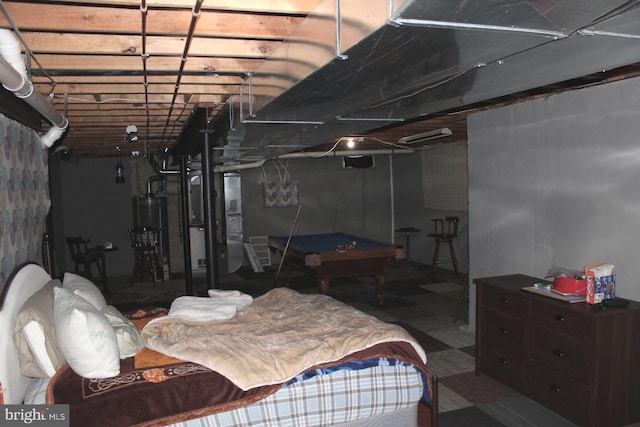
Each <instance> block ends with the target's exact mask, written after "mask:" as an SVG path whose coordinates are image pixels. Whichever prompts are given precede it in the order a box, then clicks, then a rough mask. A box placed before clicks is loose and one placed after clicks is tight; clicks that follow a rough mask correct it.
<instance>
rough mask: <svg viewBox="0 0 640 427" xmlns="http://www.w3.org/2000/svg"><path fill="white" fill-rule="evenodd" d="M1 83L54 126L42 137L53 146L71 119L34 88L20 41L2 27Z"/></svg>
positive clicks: (0, 32) (42, 139) (0, 49)
mask: <svg viewBox="0 0 640 427" xmlns="http://www.w3.org/2000/svg"><path fill="white" fill-rule="evenodd" d="M0 83H2V86H4V87H5V88H6V89H7V90H9V91H11V92H13V94H14V95H15V96H16V97H18V98H21V99H24V101H25V102H26V103H27V104H29V105H30V106H31V107H33V109H34V110H36V111H37V112H38V113H40V114H41V115H42V116H43V117H44V118H46V119H47V120H48V121H49V122H50V123H51V124H52V125H53V126H52V127H51V129H49V131H48V132H47V133H46V134H45V135H43V136H42V137H41V141H42V143H43V144H44V145H45V146H47V147H51V146H52V145H53V144H54V143H55V142H56V141H57V140H58V139H59V138H60V137H61V136H62V134H63V133H64V132H65V130H67V127H68V126H69V121H68V120H67V118H66V117H64V116H62V115H61V114H60V113H58V111H57V110H56V109H55V108H53V106H52V105H51V103H50V102H49V101H48V100H47V99H45V98H44V97H43V96H42V95H41V94H39V93H38V92H36V91H34V90H33V84H32V83H31V82H30V81H29V79H28V78H27V68H26V66H25V63H24V60H23V58H22V51H21V50H20V43H18V40H17V39H16V37H15V35H14V34H13V32H12V31H10V30H7V29H0Z"/></svg>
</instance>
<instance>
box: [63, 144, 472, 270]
mask: <svg viewBox="0 0 640 427" xmlns="http://www.w3.org/2000/svg"><path fill="white" fill-rule="evenodd" d="M123 163H124V166H125V175H126V179H127V181H126V184H125V185H116V184H115V182H114V167H115V160H114V159H104V158H96V159H81V160H80V161H79V162H77V163H64V162H59V161H53V162H52V164H51V172H52V178H51V188H52V198H53V203H54V208H53V211H54V222H55V226H54V227H55V237H56V250H57V253H58V260H59V265H60V268H61V270H62V271H68V270H70V269H71V268H72V267H73V265H72V264H71V261H70V260H69V259H67V258H68V250H67V248H66V246H65V244H64V237H65V236H71V235H82V236H87V237H90V238H91V239H92V240H93V241H94V242H98V243H102V242H104V241H112V242H113V243H114V244H115V245H117V246H119V248H120V250H119V251H118V252H114V253H110V254H108V255H107V257H108V258H107V268H108V272H109V274H110V275H127V274H130V273H131V268H132V259H133V258H132V257H133V252H132V250H131V248H130V247H129V236H128V233H127V230H128V229H129V228H131V227H132V225H133V216H132V207H131V205H132V201H131V198H132V197H133V195H135V194H139V193H140V192H144V191H145V190H146V188H145V183H146V176H147V173H148V172H149V171H146V170H141V171H140V173H138V172H137V170H136V165H134V164H133V162H132V161H131V160H130V159H128V158H124V159H123ZM277 165H278V168H279V171H280V174H279V173H278V169H276V164H275V163H273V162H267V163H266V164H265V166H264V167H263V168H258V169H248V170H243V171H242V172H241V179H242V205H243V206H242V213H243V226H244V240H245V241H248V239H249V237H251V236H268V235H288V234H289V232H290V231H291V227H292V225H293V222H294V218H295V216H296V212H297V210H298V208H297V207H296V206H292V207H265V205H264V190H263V186H264V182H265V178H266V179H269V180H274V179H278V178H279V177H280V175H282V174H284V173H285V168H286V172H287V174H288V176H289V178H290V179H292V180H297V181H299V199H300V204H301V206H302V207H301V210H300V216H299V218H298V222H297V225H296V227H295V230H294V232H295V233H297V234H310V233H325V232H331V231H333V230H334V229H335V230H336V231H343V232H348V233H351V234H354V235H358V236H364V237H368V238H372V239H376V240H381V241H387V242H394V243H396V244H399V245H405V237H404V234H402V233H395V232H394V230H395V229H397V228H400V227H416V228H419V229H421V231H420V232H419V233H413V234H411V259H412V260H414V261H418V262H422V263H426V264H429V263H431V259H432V256H433V241H432V240H431V239H429V238H428V237H427V233H428V232H430V231H431V229H432V222H431V218H436V217H444V216H447V215H457V216H460V218H461V224H460V238H459V239H458V240H457V241H456V242H455V246H456V253H457V255H458V261H459V262H458V263H459V268H460V270H461V271H462V272H466V271H467V265H468V249H467V235H468V227H467V214H466V212H460V211H442V210H433V209H426V208H424V206H423V186H422V154H421V153H419V152H416V153H415V154H402V155H395V156H392V157H390V156H388V155H382V156H376V157H375V166H374V167H373V168H369V169H354V168H344V167H343V166H342V159H341V158H338V157H330V158H322V159H293V160H289V161H282V162H281V163H278V164H277ZM138 175H139V177H138ZM136 177H138V178H136ZM177 188H178V180H177V177H175V176H169V177H168V184H167V193H166V194H165V195H167V197H168V198H169V203H168V204H169V222H170V224H169V226H170V228H169V230H170V234H171V235H170V240H171V271H172V273H178V272H182V271H183V268H184V265H183V261H182V246H181V245H182V240H181V237H180V223H179V216H178V208H177V203H178V197H177V191H178V190H177ZM392 207H393V208H392ZM218 219H219V220H224V218H223V217H219V218H218ZM334 223H335V225H334ZM444 249H445V250H446V248H444ZM278 261H279V260H278V259H274V260H273V262H274V265H277V262H278ZM244 264H245V265H248V262H247V261H246V260H245V261H244ZM443 268H448V269H451V265H450V264H443ZM221 270H222V269H221Z"/></svg>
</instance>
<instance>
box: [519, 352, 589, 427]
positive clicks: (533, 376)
mask: <svg viewBox="0 0 640 427" xmlns="http://www.w3.org/2000/svg"><path fill="white" fill-rule="evenodd" d="M528 365H529V366H528V369H527V374H526V379H525V387H526V389H527V394H528V395H529V396H530V397H532V398H534V399H535V400H537V401H538V402H540V403H541V404H543V405H544V406H546V407H548V408H549V409H551V410H553V411H555V412H557V413H558V414H560V415H562V416H564V417H566V418H568V419H569V420H571V421H573V422H575V423H577V424H579V425H587V424H589V423H588V422H587V411H588V409H589V408H588V404H589V400H590V397H589V396H590V392H589V386H587V385H586V384H584V383H581V382H580V381H577V380H575V379H573V378H571V377H569V376H567V375H563V374H561V373H559V372H557V371H554V370H553V369H549V368H548V367H546V366H544V365H542V364H539V363H536V362H534V361H531V362H529V364H528Z"/></svg>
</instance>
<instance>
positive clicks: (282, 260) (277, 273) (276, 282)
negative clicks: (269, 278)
mask: <svg viewBox="0 0 640 427" xmlns="http://www.w3.org/2000/svg"><path fill="white" fill-rule="evenodd" d="M300 209H302V205H299V206H298V212H296V217H295V218H294V219H293V224H292V225H291V231H289V237H288V238H287V243H286V244H285V245H284V250H283V251H282V258H280V265H278V271H277V272H276V277H275V278H274V279H273V287H274V288H275V287H276V285H277V284H278V278H280V270H282V264H283V263H284V257H285V256H286V255H287V251H288V250H289V242H291V236H292V235H293V230H294V229H295V228H296V223H297V222H298V215H300Z"/></svg>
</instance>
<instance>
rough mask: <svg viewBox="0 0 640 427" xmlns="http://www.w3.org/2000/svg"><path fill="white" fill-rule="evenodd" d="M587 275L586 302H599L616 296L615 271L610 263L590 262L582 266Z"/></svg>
mask: <svg viewBox="0 0 640 427" xmlns="http://www.w3.org/2000/svg"><path fill="white" fill-rule="evenodd" d="M584 273H585V275H586V276H587V280H588V283H587V303H589V304H599V303H601V302H602V301H604V300H607V299H613V298H615V296H616V272H615V268H614V266H613V265H612V264H609V263H606V262H597V263H591V264H587V265H585V266H584Z"/></svg>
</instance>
